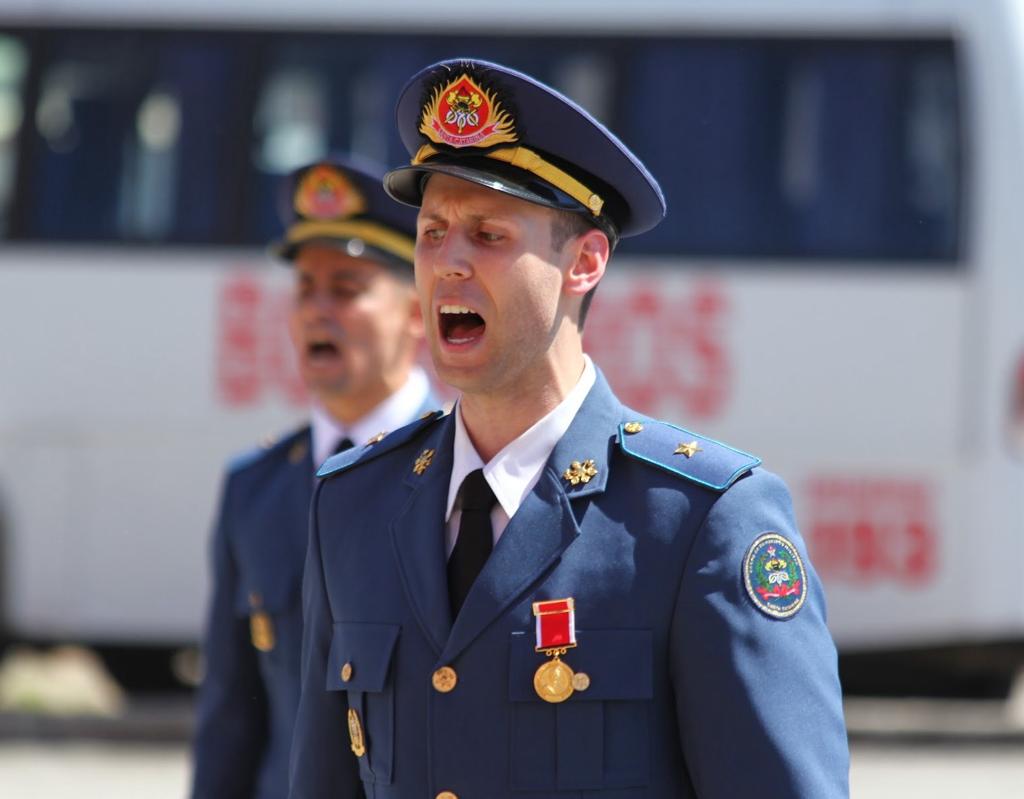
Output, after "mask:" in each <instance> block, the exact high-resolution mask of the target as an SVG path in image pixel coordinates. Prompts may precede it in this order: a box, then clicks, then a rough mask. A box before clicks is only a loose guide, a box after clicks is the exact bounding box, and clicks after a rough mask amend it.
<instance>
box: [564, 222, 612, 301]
mask: <svg viewBox="0 0 1024 799" xmlns="http://www.w3.org/2000/svg"><path fill="white" fill-rule="evenodd" d="M566 251H567V252H569V253H571V257H572V259H573V260H572V263H571V264H570V265H569V268H568V270H567V271H566V273H565V278H564V280H563V281H562V290H563V291H564V292H565V293H566V294H569V295H572V296H576V297H582V296H584V295H585V294H586V293H587V292H588V291H590V290H591V289H592V288H594V287H595V286H596V285H597V284H598V283H600V282H601V278H602V277H604V270H605V269H606V268H607V266H608V257H609V255H610V254H611V245H610V244H609V243H608V237H607V236H606V235H605V234H604V233H602V232H601V231H600V230H598V229H597V228H591V229H590V230H588V231H587V232H586V233H583V234H581V235H580V236H578V237H577V238H576V240H575V241H573V242H571V243H570V244H569V245H568V246H567V247H566Z"/></svg>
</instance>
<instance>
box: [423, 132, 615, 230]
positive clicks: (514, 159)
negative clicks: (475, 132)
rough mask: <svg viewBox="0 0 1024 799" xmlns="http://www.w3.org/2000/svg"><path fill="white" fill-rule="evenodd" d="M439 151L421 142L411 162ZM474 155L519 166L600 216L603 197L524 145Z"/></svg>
mask: <svg viewBox="0 0 1024 799" xmlns="http://www.w3.org/2000/svg"><path fill="white" fill-rule="evenodd" d="M439 154H440V150H438V149H437V148H436V147H434V146H433V145H430V144H424V145H423V146H422V147H420V149H419V150H418V151H417V152H416V155H414V156H413V159H412V165H413V166H419V165H420V164H422V163H423V162H424V161H427V160H428V159H430V158H433V157H434V156H435V155H439ZM473 154H474V155H482V156H484V157H485V158H493V159H494V160H495V161H502V162H503V163H506V164H510V165H511V166H514V167H517V168H518V169H522V170H523V171H524V172H529V173H530V174H532V175H536V176H537V177H539V178H540V179H541V180H544V181H546V182H547V183H550V184H551V185H552V186H554V187H555V188H557V189H561V190H562V191H564V192H565V193H566V194H568V195H569V196H570V197H572V198H573V199H574V200H576V202H578V203H579V204H580V205H582V206H583V207H584V208H587V209H589V210H590V212H591V213H592V214H593V215H594V216H600V215H601V209H602V208H604V199H603V198H602V197H601V196H600V195H599V194H597V193H596V192H593V191H591V190H590V189H588V188H587V187H586V186H584V185H583V184H582V183H580V182H579V181H578V180H576V178H574V177H573V176H572V175H570V174H569V173H567V172H565V171H563V170H561V169H559V168H558V167H557V166H555V165H554V164H552V163H550V162H549V161H545V160H544V159H543V158H541V157H540V156H539V155H537V153H535V152H534V151H533V150H530V149H529V148H527V147H501V148H499V149H497V150H491V151H490V152H489V153H479V152H474V153H473Z"/></svg>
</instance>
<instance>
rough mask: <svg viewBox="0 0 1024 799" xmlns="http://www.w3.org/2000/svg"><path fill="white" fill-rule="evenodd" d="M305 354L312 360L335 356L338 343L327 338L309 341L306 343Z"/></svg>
mask: <svg viewBox="0 0 1024 799" xmlns="http://www.w3.org/2000/svg"><path fill="white" fill-rule="evenodd" d="M306 354H307V355H308V356H309V358H310V360H313V361H318V360H326V359H328V358H336V357H337V356H338V345H337V344H335V343H334V342H333V341H328V340H327V339H317V340H314V341H310V342H309V343H308V344H307V345H306Z"/></svg>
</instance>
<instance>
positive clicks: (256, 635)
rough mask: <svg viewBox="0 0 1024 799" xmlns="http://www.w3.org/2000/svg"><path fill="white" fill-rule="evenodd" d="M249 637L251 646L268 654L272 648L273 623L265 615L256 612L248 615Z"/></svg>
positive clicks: (262, 612) (261, 612) (258, 611)
mask: <svg viewBox="0 0 1024 799" xmlns="http://www.w3.org/2000/svg"><path fill="white" fill-rule="evenodd" d="M249 635H250V637H251V638H252V645H253V646H254V647H256V648H257V649H258V650H259V651H260V652H269V651H270V650H272V649H273V648H274V623H273V622H272V621H271V620H270V616H269V615H267V613H265V612H264V611H262V610H257V611H255V612H254V613H250V614H249Z"/></svg>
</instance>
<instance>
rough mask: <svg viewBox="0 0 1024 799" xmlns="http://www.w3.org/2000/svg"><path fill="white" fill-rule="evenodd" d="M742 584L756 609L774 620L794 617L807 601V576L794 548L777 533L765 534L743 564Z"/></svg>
mask: <svg viewBox="0 0 1024 799" xmlns="http://www.w3.org/2000/svg"><path fill="white" fill-rule="evenodd" d="M743 584H744V585H745V586H746V588H747V594H748V595H749V596H750V599H751V601H753V603H754V605H756V606H757V609H758V610H760V611H762V612H763V613H766V614H767V615H769V616H772V617H773V618H776V619H788V618H789V617H790V616H792V615H794V614H795V613H796V612H797V611H798V610H800V608H801V607H803V604H804V600H805V599H806V598H807V574H806V572H805V571H804V563H803V560H801V558H800V553H799V552H797V549H796V547H795V546H793V544H792V543H790V541H789V540H788V539H786V538H785V537H783V536H781V535H779V534H778V533H764V534H762V535H760V536H758V537H757V540H755V541H754V543H753V544H751V545H750V549H748V550H747V556H746V558H744V560H743Z"/></svg>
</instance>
